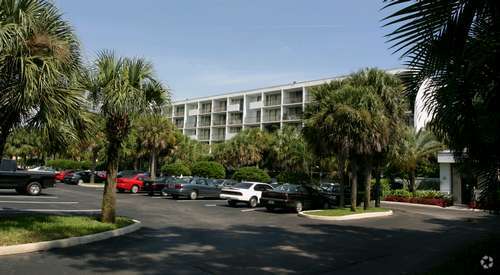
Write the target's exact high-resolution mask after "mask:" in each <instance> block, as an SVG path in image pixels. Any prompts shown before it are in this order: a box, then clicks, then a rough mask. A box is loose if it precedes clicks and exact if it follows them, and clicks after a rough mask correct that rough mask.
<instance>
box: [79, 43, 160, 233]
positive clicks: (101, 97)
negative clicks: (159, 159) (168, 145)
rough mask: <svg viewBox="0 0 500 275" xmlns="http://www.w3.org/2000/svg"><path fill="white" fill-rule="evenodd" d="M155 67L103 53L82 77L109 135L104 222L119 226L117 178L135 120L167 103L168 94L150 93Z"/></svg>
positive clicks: (155, 91)
mask: <svg viewBox="0 0 500 275" xmlns="http://www.w3.org/2000/svg"><path fill="white" fill-rule="evenodd" d="M151 82H156V80H155V79H154V74H153V68H152V65H151V64H150V63H148V62H146V61H145V60H143V59H139V58H136V59H128V58H118V57H116V56H115V55H114V54H113V53H111V52H106V51H105V52H101V53H99V55H98V57H97V60H96V62H95V66H94V68H92V69H91V70H89V71H88V72H86V73H84V74H83V75H82V81H81V83H82V85H83V87H82V88H83V89H85V90H87V91H88V92H89V99H90V100H91V101H92V102H93V106H94V109H95V111H96V112H99V113H100V115H101V116H102V117H103V118H104V121H105V131H104V132H105V133H106V140H107V146H106V172H107V175H108V177H107V180H106V184H105V187H104V194H103V201H102V221H103V222H107V223H114V222H115V212H116V174H117V172H118V163H119V156H120V151H121V146H122V144H123V141H124V140H125V139H126V138H127V136H128V134H129V132H130V128H131V121H132V119H133V118H134V117H135V116H137V115H138V114H141V113H145V112H148V111H153V110H156V108H153V109H152V108H151V107H152V106H153V107H158V106H161V105H162V104H163V103H164V101H165V91H164V90H163V91H159V90H157V89H150V86H149V85H150V83H151Z"/></svg>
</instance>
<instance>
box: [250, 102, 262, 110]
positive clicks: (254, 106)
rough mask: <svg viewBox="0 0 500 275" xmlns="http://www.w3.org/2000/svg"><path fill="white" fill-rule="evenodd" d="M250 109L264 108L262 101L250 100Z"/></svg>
mask: <svg viewBox="0 0 500 275" xmlns="http://www.w3.org/2000/svg"><path fill="white" fill-rule="evenodd" d="M248 107H249V108H250V109H260V108H262V101H254V102H250V104H249V106H248Z"/></svg>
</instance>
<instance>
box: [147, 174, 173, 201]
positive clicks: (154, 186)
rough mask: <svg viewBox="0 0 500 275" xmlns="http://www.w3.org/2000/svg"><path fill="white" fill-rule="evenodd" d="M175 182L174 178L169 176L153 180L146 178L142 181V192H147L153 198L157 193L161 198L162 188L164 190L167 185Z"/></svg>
mask: <svg viewBox="0 0 500 275" xmlns="http://www.w3.org/2000/svg"><path fill="white" fill-rule="evenodd" d="M175 180H176V178H174V177H170V176H167V177H160V178H157V179H155V180H153V179H150V178H148V179H145V180H144V186H143V188H142V190H143V191H146V192H148V194H149V195H150V196H154V194H155V193H159V194H160V195H162V196H163V192H162V190H163V188H165V187H166V186H167V184H168V183H172V182H174V181H175Z"/></svg>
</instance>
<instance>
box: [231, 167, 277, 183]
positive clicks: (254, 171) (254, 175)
mask: <svg viewBox="0 0 500 275" xmlns="http://www.w3.org/2000/svg"><path fill="white" fill-rule="evenodd" d="M233 179H235V180H238V181H257V182H266V183H267V182H271V177H269V175H268V174H267V173H266V171H264V170H262V169H259V168H257V167H252V166H250V167H241V168H239V169H238V170H236V172H235V173H234V174H233Z"/></svg>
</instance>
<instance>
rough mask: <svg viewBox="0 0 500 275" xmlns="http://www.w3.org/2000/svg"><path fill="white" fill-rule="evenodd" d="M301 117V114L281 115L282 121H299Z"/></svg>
mask: <svg viewBox="0 0 500 275" xmlns="http://www.w3.org/2000/svg"><path fill="white" fill-rule="evenodd" d="M301 119H302V115H301V114H287V113H284V114H283V120H301Z"/></svg>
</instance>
